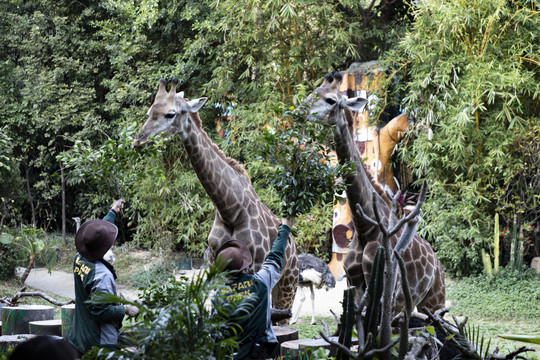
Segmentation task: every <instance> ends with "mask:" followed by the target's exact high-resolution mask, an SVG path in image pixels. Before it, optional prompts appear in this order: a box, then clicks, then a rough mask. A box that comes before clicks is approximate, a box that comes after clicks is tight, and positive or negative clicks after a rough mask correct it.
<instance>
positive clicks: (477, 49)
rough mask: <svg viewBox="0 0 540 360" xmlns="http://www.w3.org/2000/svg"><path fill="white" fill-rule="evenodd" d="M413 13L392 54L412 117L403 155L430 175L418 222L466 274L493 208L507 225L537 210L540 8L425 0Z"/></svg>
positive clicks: (533, 219) (448, 261) (448, 263)
mask: <svg viewBox="0 0 540 360" xmlns="http://www.w3.org/2000/svg"><path fill="white" fill-rule="evenodd" d="M414 16H415V21H414V28H413V29H411V31H410V32H409V33H408V34H407V36H405V37H404V38H403V39H402V41H401V42H400V44H399V46H398V47H397V48H396V49H395V50H396V51H395V52H392V53H391V55H390V61H389V64H390V66H391V67H392V68H394V69H396V73H398V74H399V75H402V76H401V79H402V80H401V85H402V86H401V87H398V91H401V94H402V96H401V97H400V98H402V99H403V104H402V106H404V107H405V108H406V111H407V112H408V113H410V114H411V115H412V116H414V120H415V123H414V126H413V128H412V131H410V132H409V133H408V137H407V140H406V141H405V142H403V143H402V144H401V145H402V147H401V155H402V158H403V159H404V160H405V161H406V162H407V163H408V165H409V166H410V167H411V169H412V170H413V173H414V174H415V176H416V177H417V178H419V179H424V178H425V179H427V180H428V181H429V184H430V192H431V193H430V199H429V201H427V202H426V204H425V206H424V210H425V220H426V223H425V224H424V225H423V226H421V228H420V229H419V231H420V232H421V233H422V234H423V235H425V236H426V237H427V238H428V239H430V240H431V241H433V242H434V245H435V248H436V250H437V253H438V256H439V258H440V259H441V261H442V262H443V264H444V266H445V268H446V270H447V271H450V272H452V273H454V274H468V273H471V272H475V271H478V270H479V269H480V267H481V261H480V250H481V249H482V248H485V249H488V250H489V249H490V245H489V244H488V241H490V240H491V239H492V237H493V231H494V228H493V220H492V219H493V216H494V214H495V213H496V212H498V213H499V214H500V215H501V219H502V221H501V223H502V224H503V227H505V228H507V229H508V228H510V224H511V222H512V221H513V217H514V215H517V217H518V222H519V224H520V225H523V228H526V227H527V226H531V225H534V224H536V223H537V221H538V219H539V218H540V211H539V207H538V203H539V200H540V193H539V191H538V187H539V184H540V172H539V169H538V166H535V165H537V162H538V150H539V148H538V143H539V141H538V139H539V134H540V133H539V131H540V117H539V114H540V112H539V108H540V72H539V71H538V66H539V64H540V43H539V42H538V38H539V37H540V26H539V18H540V17H539V14H538V9H537V8H535V5H534V3H531V2H529V1H492V0H481V1H476V2H474V5H472V4H471V3H470V2H468V1H461V0H453V1H445V2H441V1H435V0H427V1H421V2H419V3H418V7H417V8H416V9H415V12H414ZM396 60H398V61H396ZM533 153H534V154H535V155H532V154H533ZM503 240H504V239H503ZM537 241H538V239H537ZM503 246H505V247H508V246H509V244H508V243H506V244H503Z"/></svg>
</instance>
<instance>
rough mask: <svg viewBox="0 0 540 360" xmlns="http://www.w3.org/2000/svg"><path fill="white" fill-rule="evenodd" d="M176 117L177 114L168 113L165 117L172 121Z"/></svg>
mask: <svg viewBox="0 0 540 360" xmlns="http://www.w3.org/2000/svg"><path fill="white" fill-rule="evenodd" d="M175 116H176V113H168V114H167V115H165V117H166V118H167V119H172V118H173V117H175Z"/></svg>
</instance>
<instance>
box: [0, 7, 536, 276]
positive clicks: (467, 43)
mask: <svg viewBox="0 0 540 360" xmlns="http://www.w3.org/2000/svg"><path fill="white" fill-rule="evenodd" d="M263 5H264V6H263ZM0 15H1V16H0V46H1V48H2V52H1V53H0V176H1V178H2V181H1V182H0V200H1V201H0V208H1V211H0V225H2V224H8V225H9V226H19V225H20V224H26V225H32V226H35V227H37V228H40V229H43V230H45V231H51V230H53V231H54V230H61V229H62V228H63V225H64V223H65V224H66V225H67V231H68V232H73V231H74V230H75V225H74V223H73V222H71V220H70V219H71V217H74V216H79V217H81V218H83V220H86V219H88V218H91V217H101V216H103V215H104V213H105V211H106V210H107V208H108V206H110V204H111V203H112V201H113V199H114V198H115V197H119V196H122V197H124V198H125V199H126V208H125V213H124V214H123V216H121V218H120V224H121V228H122V232H121V235H122V237H121V239H122V241H130V240H133V239H135V240H136V241H137V242H138V244H140V245H142V246H145V247H154V246H155V247H159V248H162V249H182V250H185V251H187V252H192V253H194V254H197V255H200V254H202V252H203V251H204V248H205V240H206V236H207V234H208V230H209V229H210V226H211V223H212V218H213V211H214V210H213V205H212V203H211V202H210V200H209V199H208V197H207V196H206V194H205V192H204V190H203V188H202V187H201V186H200V183H199V182H198V180H197V178H196V176H195V174H194V172H193V171H192V167H191V165H190V163H189V160H188V159H187V157H186V156H185V153H184V151H183V149H182V144H181V142H180V141H179V139H170V140H168V141H165V142H162V143H158V144H157V145H156V146H155V147H149V148H147V149H144V150H142V151H140V150H138V151H135V150H133V149H132V148H131V146H130V140H131V139H132V138H133V136H134V134H135V132H136V130H137V129H138V127H139V126H140V125H141V124H142V123H143V121H144V120H145V114H146V111H147V110H148V107H149V106H150V104H151V102H152V96H153V95H154V94H155V91H156V88H157V84H158V81H159V79H160V78H166V79H169V80H170V79H171V78H172V77H173V76H176V77H178V79H179V80H180V88H181V90H184V91H185V93H186V96H187V97H190V98H195V97H199V96H208V97H209V98H210V100H209V101H208V103H207V104H209V105H207V106H206V108H204V109H202V111H201V117H202V120H203V124H204V128H205V130H206V131H207V133H208V134H209V136H210V137H211V139H212V140H213V141H214V142H216V143H217V144H218V146H219V147H220V148H222V149H223V150H224V152H225V153H226V155H228V156H230V157H232V158H235V159H237V160H238V161H240V162H242V163H244V164H245V167H246V170H247V172H248V173H249V175H250V176H251V178H252V182H253V184H254V187H255V189H256V190H257V192H258V193H259V195H260V197H261V199H262V200H263V202H264V203H265V204H267V205H268V206H270V207H271V208H272V210H273V211H275V212H276V213H277V212H279V211H280V208H279V195H280V194H279V193H278V192H277V191H276V190H275V188H274V186H273V183H272V179H271V176H269V174H270V173H272V171H274V164H272V163H271V162H270V161H269V159H261V158H260V152H259V150H260V148H261V145H262V141H263V140H264V139H265V138H264V136H262V135H263V134H265V132H266V131H267V125H268V124H272V125H275V119H276V116H275V115H276V114H275V111H274V110H275V108H276V107H279V106H281V104H284V105H285V106H286V107H288V106H290V105H293V104H294V95H295V94H296V92H297V88H296V86H297V85H300V84H302V85H307V86H308V87H309V88H312V87H313V86H314V85H316V84H317V82H318V81H320V79H321V78H322V76H323V75H324V74H325V73H327V72H330V71H332V72H333V71H336V70H345V69H346V68H347V67H348V66H349V65H350V64H352V63H353V62H362V61H367V60H374V59H379V58H380V57H381V55H383V54H386V55H388V56H387V58H388V59H390V60H389V61H388V62H387V69H389V73H390V74H391V75H398V76H397V77H396V76H391V77H389V79H390V78H391V79H392V80H391V81H392V83H391V86H390V84H389V88H392V89H394V90H396V92H395V93H393V94H391V95H390V94H388V96H386V95H383V96H380V97H379V98H380V99H383V100H384V99H386V100H389V99H392V100H395V101H396V102H397V104H391V105H397V106H399V107H401V108H403V109H406V110H407V111H408V112H409V113H410V114H412V115H414V126H413V127H412V132H411V133H410V134H409V137H408V139H407V141H406V142H404V144H403V146H402V148H401V156H402V160H404V161H406V162H407V164H408V165H409V166H410V167H411V168H412V169H413V171H414V174H415V176H416V177H417V178H418V179H420V180H421V179H424V178H425V179H427V180H428V182H429V184H430V188H431V193H430V199H429V201H426V203H425V205H424V210H425V217H424V218H425V220H426V221H425V223H424V224H423V225H422V226H421V227H420V228H419V231H421V232H423V234H424V235H425V236H426V237H427V238H428V239H429V240H430V241H432V243H433V244H434V245H435V248H436V250H437V251H438V254H439V256H440V258H441V260H442V261H443V263H444V266H445V267H446V269H447V270H449V271H451V272H453V273H470V272H474V271H477V270H479V268H480V266H481V260H480V256H479V254H480V249H481V248H485V249H487V250H490V246H489V245H488V244H487V241H488V239H490V238H491V237H490V235H491V234H492V232H493V227H492V225H491V224H492V223H493V222H492V219H493V215H494V213H495V212H498V213H500V214H501V219H502V220H501V223H502V224H503V227H505V228H509V223H510V222H511V220H512V219H513V217H514V214H516V215H517V216H518V218H519V223H520V225H523V228H524V229H525V228H527V226H528V227H531V226H533V225H535V224H536V222H537V221H538V217H539V210H538V209H539V207H538V201H539V200H540V199H539V198H538V196H539V195H538V186H539V185H538V184H539V177H540V175H539V172H538V169H539V166H538V165H539V164H538V159H539V157H538V156H537V154H538V151H539V148H538V146H539V145H538V143H539V141H537V140H538V137H539V136H540V131H539V129H538V122H539V121H538V113H539V111H538V108H539V105H538V101H539V100H538V87H539V85H538V84H539V81H538V80H539V79H538V64H539V59H538V56H539V55H538V54H539V50H538V41H537V39H538V32H539V31H540V30H539V29H540V27H539V26H538V9H537V5H536V4H535V3H534V2H530V1H526V0H516V1H494V0H481V1H477V2H475V3H474V4H471V3H470V2H467V1H459V0H453V1H449V2H441V1H435V0H426V1H419V2H417V6H416V7H415V8H414V9H411V8H409V7H408V6H407V5H406V2H403V1H399V0H398V1H390V0H380V1H350V0H335V1H330V2H323V3H321V2H315V1H299V0H287V1H286V0H279V1H272V2H266V3H264V4H262V3H260V2H253V1H249V0H241V1H240V2H238V1H231V0H224V1H221V0H220V1H214V0H205V1H194V0H182V1H174V2H171V1H165V0H149V1H144V2H133V1H128V0H81V1H77V2H72V1H65V0H59V1H51V0H36V1H33V2H27V1H23V0H6V1H2V2H0ZM405 31H408V33H407V34H406V36H405V35H403V32H405ZM397 38H400V39H401V42H400V43H399V46H396V39H397ZM396 78H399V79H400V80H399V81H398V82H397V83H396V82H395V80H396ZM389 82H390V80H389ZM383 103H384V104H385V105H386V103H385V102H384V101H383ZM225 113H226V114H225ZM218 118H219V119H224V118H227V120H230V121H223V122H221V123H220V126H221V129H222V130H225V131H226V134H227V136H226V137H224V138H219V137H218V133H217V131H216V122H215V120H216V119H218ZM431 134H432V135H431ZM428 135H429V136H428ZM267 140H268V139H267ZM64 203H65V214H63V211H62V210H63V207H64V205H63V204H64ZM330 207H331V204H328V203H318V204H315V207H313V208H312V210H311V211H310V213H307V214H304V215H302V216H301V217H300V218H299V220H298V222H297V225H296V227H297V228H298V234H299V237H298V238H299V247H300V248H302V249H303V250H305V251H318V250H319V249H324V247H325V246H326V245H325V244H327V242H328V240H327V236H326V234H327V232H328V230H329V228H330V226H331V216H332V214H331V212H328V210H329V209H330ZM535 234H538V233H537V232H536V233H535ZM536 236H537V235H536ZM535 241H536V242H538V241H540V239H536V240H535ZM505 246H506V247H508V245H505ZM503 253H504V252H503Z"/></svg>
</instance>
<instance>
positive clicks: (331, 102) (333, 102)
mask: <svg viewBox="0 0 540 360" xmlns="http://www.w3.org/2000/svg"><path fill="white" fill-rule="evenodd" d="M325 101H326V103H327V104H329V105H334V104H335V103H336V100H334V99H326V100H325Z"/></svg>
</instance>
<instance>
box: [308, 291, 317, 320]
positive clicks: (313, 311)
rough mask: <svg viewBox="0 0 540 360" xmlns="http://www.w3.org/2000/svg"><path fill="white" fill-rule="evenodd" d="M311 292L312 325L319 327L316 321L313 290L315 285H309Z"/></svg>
mask: <svg viewBox="0 0 540 360" xmlns="http://www.w3.org/2000/svg"><path fill="white" fill-rule="evenodd" d="M309 289H310V290H311V325H317V322H316V321H315V290H314V289H313V283H310V284H309Z"/></svg>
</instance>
